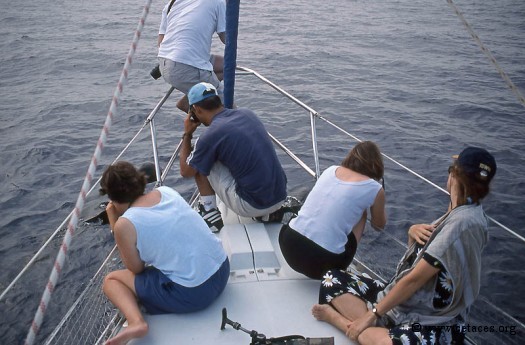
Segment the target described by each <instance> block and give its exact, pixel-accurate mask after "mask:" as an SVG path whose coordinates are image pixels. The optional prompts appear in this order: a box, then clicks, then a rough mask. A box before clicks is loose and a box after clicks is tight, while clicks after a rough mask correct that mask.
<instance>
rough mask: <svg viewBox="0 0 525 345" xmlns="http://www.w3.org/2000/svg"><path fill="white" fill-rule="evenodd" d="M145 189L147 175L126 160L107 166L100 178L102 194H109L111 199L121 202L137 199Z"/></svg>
mask: <svg viewBox="0 0 525 345" xmlns="http://www.w3.org/2000/svg"><path fill="white" fill-rule="evenodd" d="M145 189H146V175H145V174H144V173H142V172H139V171H138V170H137V169H136V168H135V167H134V166H133V164H131V163H129V162H125V161H119V162H117V163H115V164H113V165H110V166H109V167H107V168H106V170H105V171H104V173H103V174H102V179H101V180H100V195H105V194H107V195H108V197H109V199H110V200H111V201H116V202H119V203H128V202H129V203H131V202H133V201H135V200H136V199H137V198H138V197H139V196H141V195H143V194H144V190H145Z"/></svg>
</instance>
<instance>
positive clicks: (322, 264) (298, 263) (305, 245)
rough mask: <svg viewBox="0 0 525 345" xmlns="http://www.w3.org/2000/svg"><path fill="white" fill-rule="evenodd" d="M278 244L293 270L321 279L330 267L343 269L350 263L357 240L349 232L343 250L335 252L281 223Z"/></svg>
mask: <svg viewBox="0 0 525 345" xmlns="http://www.w3.org/2000/svg"><path fill="white" fill-rule="evenodd" d="M279 245H280V247H281V252H282V253H283V256H284V258H285V259H286V262H287V263H288V265H290V267H291V268H292V269H293V270H294V271H296V272H299V273H302V274H304V275H305V276H307V277H309V278H312V279H321V278H322V277H323V275H324V274H325V272H326V271H328V270H330V269H343V270H345V269H346V268H347V267H348V266H349V265H350V263H351V262H352V259H353V258H354V255H355V251H356V249H357V240H356V238H355V236H354V233H353V232H350V235H348V241H347V242H346V245H345V251H344V252H343V253H341V254H335V253H332V252H330V251H328V250H326V249H324V248H323V247H321V246H319V245H318V244H317V243H315V242H314V241H312V240H310V239H309V238H307V237H305V236H303V235H301V234H300V233H298V232H297V231H295V230H294V229H292V228H290V227H289V226H288V225H283V227H282V228H281V232H280V233H279Z"/></svg>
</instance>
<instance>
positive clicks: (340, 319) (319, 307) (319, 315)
mask: <svg viewBox="0 0 525 345" xmlns="http://www.w3.org/2000/svg"><path fill="white" fill-rule="evenodd" d="M312 315H313V316H314V317H315V318H316V319H317V320H319V321H324V322H328V323H329V324H331V325H332V326H334V327H336V328H337V329H338V330H340V331H341V332H343V333H346V330H347V329H348V326H349V325H350V320H348V319H347V318H345V317H344V316H343V315H341V314H339V312H338V311H337V310H335V309H334V308H332V306H330V305H329V304H315V305H314V306H313V307H312Z"/></svg>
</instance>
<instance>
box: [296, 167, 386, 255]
mask: <svg viewBox="0 0 525 345" xmlns="http://www.w3.org/2000/svg"><path fill="white" fill-rule="evenodd" d="M337 168H338V166H335V165H333V166H331V167H329V168H328V169H326V170H325V171H324V172H323V173H322V174H321V176H320V177H319V180H318V181H317V183H316V184H315V186H314V188H312V190H311V191H310V194H309V195H308V197H307V198H306V201H305V202H304V205H303V206H302V207H301V210H300V211H299V214H298V215H297V217H296V218H294V219H292V221H291V222H290V227H291V228H292V229H294V230H295V231H297V232H298V233H300V234H302V235H303V236H305V237H307V238H309V239H310V240H312V241H314V242H315V243H317V244H318V245H320V246H321V247H323V248H324V249H326V250H328V251H330V252H332V253H335V254H341V253H342V252H344V251H345V244H346V242H347V240H348V235H349V234H350V232H351V231H352V228H353V227H354V226H355V225H356V224H357V223H358V222H359V220H360V219H361V216H362V215H363V212H364V211H365V210H366V209H367V208H369V207H370V206H372V205H373V203H374V200H375V198H376V196H377V193H378V192H379V190H380V189H381V185H380V184H379V183H378V182H377V181H375V180H372V179H369V180H365V181H360V182H345V181H342V180H340V179H339V178H337V176H335V171H336V169H337Z"/></svg>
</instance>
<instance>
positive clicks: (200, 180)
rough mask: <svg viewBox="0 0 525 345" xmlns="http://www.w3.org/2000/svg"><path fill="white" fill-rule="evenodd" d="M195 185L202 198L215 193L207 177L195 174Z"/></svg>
mask: <svg viewBox="0 0 525 345" xmlns="http://www.w3.org/2000/svg"><path fill="white" fill-rule="evenodd" d="M195 183H196V184H197V188H198V189H199V192H200V193H201V195H202V196H206V195H215V191H214V190H213V188H212V186H211V184H210V181H208V177H206V176H205V175H202V174H199V173H197V174H196V175H195Z"/></svg>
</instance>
